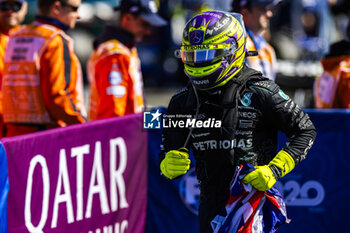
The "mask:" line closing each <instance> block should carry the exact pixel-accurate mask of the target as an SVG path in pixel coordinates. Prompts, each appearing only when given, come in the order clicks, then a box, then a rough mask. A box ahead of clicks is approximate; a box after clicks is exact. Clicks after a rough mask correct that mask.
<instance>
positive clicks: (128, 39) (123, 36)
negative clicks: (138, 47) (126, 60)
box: [94, 25, 135, 49]
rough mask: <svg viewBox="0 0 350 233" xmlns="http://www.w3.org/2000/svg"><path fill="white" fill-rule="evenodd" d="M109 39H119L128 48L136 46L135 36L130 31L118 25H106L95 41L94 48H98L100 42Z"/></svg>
mask: <svg viewBox="0 0 350 233" xmlns="http://www.w3.org/2000/svg"><path fill="white" fill-rule="evenodd" d="M108 40H118V41H120V42H121V43H122V44H124V45H125V46H127V47H128V48H132V47H134V46H135V38H134V36H133V35H132V34H131V33H130V32H128V31H126V30H125V29H123V28H121V27H118V26H114V25H106V27H105V30H104V32H103V33H102V35H100V36H99V37H98V38H96V40H95V41H94V48H95V49H96V48H97V47H98V46H99V45H100V44H102V43H103V42H106V41H108Z"/></svg>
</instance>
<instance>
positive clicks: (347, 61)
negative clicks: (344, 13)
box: [314, 21, 350, 108]
mask: <svg viewBox="0 0 350 233" xmlns="http://www.w3.org/2000/svg"><path fill="white" fill-rule="evenodd" d="M347 37H348V39H345V40H341V41H339V42H336V43H334V44H332V45H331V46H330V50H329V53H328V54H327V55H326V56H325V57H324V58H323V59H322V60H321V63H322V66H323V70H324V71H323V73H322V75H321V76H320V77H319V78H318V79H317V80H316V82H315V84H314V98H315V106H316V108H350V41H349V39H350V21H349V23H348V27H347Z"/></svg>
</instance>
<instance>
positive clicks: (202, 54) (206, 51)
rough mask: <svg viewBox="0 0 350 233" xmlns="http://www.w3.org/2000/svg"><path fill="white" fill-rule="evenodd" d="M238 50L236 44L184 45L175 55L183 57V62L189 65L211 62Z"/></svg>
mask: <svg viewBox="0 0 350 233" xmlns="http://www.w3.org/2000/svg"><path fill="white" fill-rule="evenodd" d="M236 50H237V45H236V43H234V44H204V45H183V46H181V49H178V50H176V51H175V56H176V57H177V58H181V60H182V62H183V63H185V64H189V65H195V66H196V65H201V64H203V65H204V64H209V63H211V62H215V61H218V60H219V59H221V58H223V57H227V56H230V55H232V54H234V53H235V52H236Z"/></svg>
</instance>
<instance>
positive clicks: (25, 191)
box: [2, 114, 147, 233]
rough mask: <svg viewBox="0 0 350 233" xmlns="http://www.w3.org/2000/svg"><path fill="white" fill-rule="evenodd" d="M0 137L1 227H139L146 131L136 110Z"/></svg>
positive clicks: (132, 232)
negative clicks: (4, 167)
mask: <svg viewBox="0 0 350 233" xmlns="http://www.w3.org/2000/svg"><path fill="white" fill-rule="evenodd" d="M2 143H3V145H4V147H5V150H6V155H7V164H8V177H9V185H10V189H9V190H10V191H9V194H8V202H7V230H8V232H45V233H46V232H81V233H95V232H96V233H128V232H129V233H141V232H144V231H145V222H146V203H147V133H146V132H145V131H144V130H142V116H141V115H140V114H137V115H130V116H126V117H122V118H114V119H108V120H103V121H95V122H90V123H87V124H81V125H76V126H71V127H67V128H64V129H55V130H48V131H45V132H42V133H36V134H31V135H27V136H21V137H13V138H8V139H3V140H2Z"/></svg>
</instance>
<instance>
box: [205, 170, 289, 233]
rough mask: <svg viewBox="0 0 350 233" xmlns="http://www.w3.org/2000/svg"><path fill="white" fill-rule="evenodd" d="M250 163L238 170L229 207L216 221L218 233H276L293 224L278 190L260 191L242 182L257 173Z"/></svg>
mask: <svg viewBox="0 0 350 233" xmlns="http://www.w3.org/2000/svg"><path fill="white" fill-rule="evenodd" d="M253 170H254V167H253V166H252V165H250V164H248V163H245V164H244V165H241V166H240V167H237V169H236V171H235V174H234V176H233V179H232V183H231V187H230V198H229V200H228V202H227V204H226V206H225V208H224V209H223V210H222V211H221V212H220V213H219V214H218V215H217V216H216V217H215V218H214V219H213V220H212V222H211V226H212V228H213V230H214V233H235V232H237V233H262V232H264V233H272V232H275V231H276V230H277V228H278V227H279V226H281V225H282V224H284V223H289V222H290V220H289V219H288V218H287V212H286V206H285V204H284V201H283V199H282V197H281V194H280V193H279V192H278V191H277V189H275V188H271V189H269V190H267V191H265V192H262V191H257V190H256V189H255V188H253V187H252V186H251V185H250V184H243V183H242V182H241V179H242V178H243V177H244V176H245V175H246V174H248V173H249V172H251V171H253Z"/></svg>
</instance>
